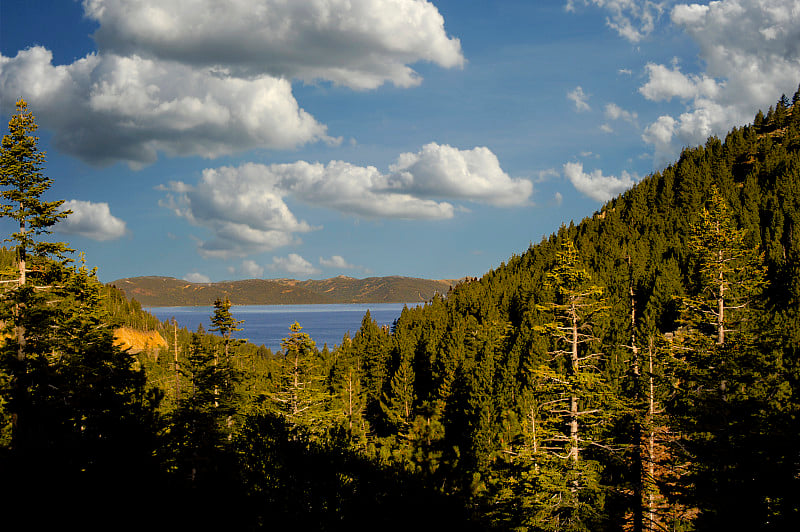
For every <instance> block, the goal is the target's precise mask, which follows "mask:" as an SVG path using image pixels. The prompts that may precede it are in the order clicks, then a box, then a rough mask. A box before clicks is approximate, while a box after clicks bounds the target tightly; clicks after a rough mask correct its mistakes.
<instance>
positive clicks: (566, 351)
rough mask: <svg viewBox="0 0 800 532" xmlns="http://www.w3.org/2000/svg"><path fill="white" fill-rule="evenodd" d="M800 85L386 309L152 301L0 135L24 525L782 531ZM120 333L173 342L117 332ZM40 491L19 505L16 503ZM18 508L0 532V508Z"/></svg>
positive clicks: (799, 320)
mask: <svg viewBox="0 0 800 532" xmlns="http://www.w3.org/2000/svg"><path fill="white" fill-rule="evenodd" d="M799 101H800V89H799V90H798V92H797V93H795V94H794V96H793V98H791V99H790V98H787V97H786V96H782V97H781V98H780V100H778V101H777V103H776V104H775V105H773V106H771V107H770V108H769V110H768V111H767V112H766V114H764V113H763V112H761V111H759V112H758V114H757V115H756V116H755V118H754V121H753V123H752V124H749V125H745V126H742V127H737V128H734V129H733V130H731V131H730V132H729V133H728V134H727V136H726V137H725V138H724V139H719V138H716V137H711V138H709V139H708V140H707V142H706V143H705V145H704V146H697V147H691V148H686V149H684V150H683V152H682V153H681V155H680V158H679V160H678V161H677V162H675V163H674V164H671V165H669V166H668V167H666V168H664V169H663V170H661V171H659V172H655V173H653V174H652V175H650V176H648V177H646V178H644V179H642V180H641V181H640V182H639V183H638V184H636V185H635V186H634V187H633V188H631V189H630V190H628V191H627V192H625V193H624V194H622V195H620V196H619V197H616V198H614V199H612V200H611V201H609V202H608V203H607V204H605V205H604V206H603V207H602V208H601V209H600V210H599V211H598V212H595V213H593V214H591V215H590V216H587V217H586V218H585V219H583V220H582V221H580V223H570V224H569V226H566V225H564V226H562V227H560V228H559V229H558V230H557V231H556V232H555V233H554V234H552V235H551V236H549V237H548V238H545V239H543V240H542V241H541V242H538V243H536V244H531V245H530V247H529V248H528V249H527V250H525V251H524V252H522V253H521V254H519V255H513V256H512V257H511V258H510V259H509V260H508V261H507V263H504V264H502V265H501V266H499V267H498V268H496V269H494V270H492V271H489V272H487V273H486V274H485V275H484V276H483V277H482V278H480V279H471V280H467V281H464V282H462V283H460V284H458V285H457V286H455V287H453V288H452V290H450V292H449V293H448V294H447V295H445V296H435V297H434V298H433V299H431V300H430V301H428V302H427V303H426V304H425V305H424V306H421V307H418V308H406V309H405V310H404V311H403V313H402V315H401V316H400V317H399V318H398V319H397V320H396V322H395V323H394V325H393V326H392V327H391V329H390V330H386V329H381V328H379V327H378V326H377V324H376V323H375V322H374V320H372V319H371V317H370V315H369V313H367V314H366V315H365V316H364V319H363V321H362V324H361V327H360V329H359V330H358V332H357V333H356V334H355V335H353V337H352V338H351V337H348V336H345V337H344V338H343V339H342V341H341V343H340V344H339V345H337V346H331V347H329V346H327V345H325V346H322V348H320V347H319V346H317V345H316V344H315V343H314V340H313V338H311V337H309V336H308V335H307V334H305V333H304V332H303V330H302V324H300V323H295V324H294V325H293V326H292V327H291V328H290V329H289V330H287V331H286V337H285V338H284V340H283V342H282V345H281V349H280V350H279V351H278V352H274V353H273V352H272V351H270V350H268V349H266V348H264V347H263V346H255V345H252V344H249V343H247V342H242V341H238V340H235V339H233V337H232V333H233V332H235V331H236V330H238V329H239V328H240V326H241V321H240V320H238V319H237V318H236V316H235V314H234V313H232V311H231V304H230V301H228V300H225V299H218V300H217V301H216V302H215V304H214V312H213V315H212V316H211V322H212V324H213V326H212V327H211V328H210V330H209V331H205V330H202V329H199V330H197V331H188V330H186V329H182V328H179V327H178V326H177V324H175V323H174V322H163V323H162V322H159V321H158V320H156V319H155V318H154V317H152V316H150V315H148V314H147V313H146V312H144V311H142V309H141V307H140V305H139V304H138V303H137V302H136V301H135V300H130V299H128V298H126V296H125V294H124V293H122V292H121V291H119V290H117V289H116V288H114V287H112V286H105V285H103V284H101V283H100V282H99V281H98V280H97V278H96V275H95V272H94V270H92V269H90V268H89V267H88V266H87V265H86V264H84V262H83V261H82V259H81V257H80V255H78V257H77V258H75V252H74V250H71V249H69V247H68V245H67V244H66V243H60V242H54V241H53V239H52V237H51V236H48V235H49V233H50V230H51V229H52V227H53V226H54V225H55V224H56V223H57V222H58V220H59V219H61V218H63V217H64V216H66V213H64V212H63V211H61V210H60V209H59V207H60V206H61V204H62V202H60V201H50V202H48V201H44V200H43V199H42V195H43V194H44V193H45V192H46V190H47V189H48V188H49V186H50V184H51V182H52V181H51V179H50V178H48V177H46V175H45V174H46V170H45V160H44V154H42V153H41V152H39V151H38V147H37V140H38V139H37V138H36V137H35V136H34V132H35V130H36V124H35V119H34V117H33V114H32V112H31V111H29V110H28V109H27V106H26V104H25V103H24V102H23V101H20V102H19V103H18V104H17V114H16V115H14V116H13V117H12V118H11V120H10V122H9V133H8V134H7V135H5V136H4V137H3V142H2V156H1V158H0V159H1V161H2V170H0V187H3V190H2V192H0V196H1V197H2V207H1V208H2V211H0V212H2V215H3V216H4V217H9V218H12V219H13V220H14V221H15V223H19V226H20V231H19V232H17V233H14V234H13V235H9V236H8V238H7V243H10V244H9V246H8V248H7V249H5V248H4V249H3V251H2V253H0V272H1V273H2V275H1V276H0V282H2V284H0V290H2V299H0V320H2V323H3V331H2V333H3V339H2V345H0V357H1V358H0V386H2V396H1V398H0V476H1V477H0V478H1V480H0V483H2V491H3V493H2V495H1V496H2V499H1V500H2V501H3V506H4V507H5V512H4V517H3V519H4V522H6V523H12V524H15V525H17V526H23V525H24V526H27V527H33V529H38V528H45V527H49V526H59V527H63V526H64V525H68V524H79V525H80V526H81V528H82V529H94V528H97V529H100V528H102V529H104V530H107V529H109V528H110V529H132V530H133V529H137V530H140V529H142V528H143V527H147V529H151V530H152V529H156V530H173V529H176V528H177V527H180V528H181V529H184V530H186V529H199V530H209V529H213V528H217V527H225V529H228V530H272V529H275V530H279V529H280V530H283V529H286V528H287V527H291V529H293V530H399V529H409V528H411V527H413V528H414V529H416V530H504V531H505V530H514V531H605V530H609V531H610V530H630V531H637V532H639V531H647V532H653V531H662V530H663V531H667V530H671V531H717V530H797V529H800V104H798V102H799ZM120 326H127V327H133V328H138V329H141V330H157V331H159V333H160V334H161V335H162V336H163V337H164V338H165V339H166V340H167V343H168V345H167V346H166V347H163V348H161V349H157V350H144V351H142V352H139V353H133V352H131V351H130V350H127V351H126V350H122V349H121V348H120V347H118V346H117V345H115V344H114V337H113V333H114V329H115V328H117V327H120ZM31 509H33V510H31ZM10 529H12V530H13V529H16V528H14V527H13V526H12V528H10Z"/></svg>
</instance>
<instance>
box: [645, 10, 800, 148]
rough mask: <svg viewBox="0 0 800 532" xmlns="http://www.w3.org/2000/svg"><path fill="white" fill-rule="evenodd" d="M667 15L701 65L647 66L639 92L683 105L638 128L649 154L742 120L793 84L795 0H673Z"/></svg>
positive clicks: (797, 31)
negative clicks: (692, 69)
mask: <svg viewBox="0 0 800 532" xmlns="http://www.w3.org/2000/svg"><path fill="white" fill-rule="evenodd" d="M671 19H672V22H673V23H674V24H675V25H677V26H679V27H681V28H683V30H684V31H685V32H686V33H687V34H688V35H689V36H690V37H691V38H692V39H693V40H694V41H695V42H696V44H697V45H698V47H699V49H700V59H701V60H702V64H704V65H705V71H704V72H702V73H700V74H697V75H689V74H684V73H682V72H680V70H679V69H678V68H676V67H672V68H669V67H666V66H664V65H655V64H651V65H648V66H647V75H648V80H647V82H646V83H645V84H644V85H643V86H642V87H641V89H640V92H641V93H642V95H644V96H645V97H646V98H648V99H651V100H654V101H661V100H669V99H671V98H679V99H681V100H684V101H685V102H686V105H687V110H686V112H684V113H682V114H680V115H679V116H678V117H673V116H668V115H664V116H661V117H659V118H658V119H657V121H656V122H654V123H653V124H651V125H650V126H648V127H647V128H646V129H645V133H644V135H643V139H644V140H645V141H646V142H649V143H652V144H653V145H654V147H655V151H656V158H657V159H662V160H663V159H667V158H673V157H674V156H675V155H676V154H677V152H678V150H679V149H680V147H682V146H685V145H693V144H698V143H702V142H703V141H704V140H705V139H706V138H707V137H708V136H709V135H712V134H713V135H723V134H724V133H725V132H727V131H728V130H729V129H730V128H731V127H733V126H734V125H737V124H741V123H747V122H750V121H751V120H752V119H753V115H755V112H756V110H757V109H766V108H767V107H768V106H769V105H771V104H773V103H774V102H775V101H776V100H777V99H778V97H779V96H780V95H781V94H783V93H788V94H791V93H792V92H793V91H794V90H795V89H796V87H797V73H798V72H800V4H799V3H798V1H797V0H725V1H722V2H711V3H709V4H708V5H699V4H680V5H676V6H675V7H674V8H673V9H672V12H671Z"/></svg>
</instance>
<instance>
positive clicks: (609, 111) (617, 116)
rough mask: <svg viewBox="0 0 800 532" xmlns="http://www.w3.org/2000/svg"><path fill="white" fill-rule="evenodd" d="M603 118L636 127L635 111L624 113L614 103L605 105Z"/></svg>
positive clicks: (636, 115)
mask: <svg viewBox="0 0 800 532" xmlns="http://www.w3.org/2000/svg"><path fill="white" fill-rule="evenodd" d="M605 116H606V118H607V119H608V120H622V121H624V122H628V123H629V124H631V125H633V126H636V121H637V119H638V118H639V115H638V114H637V113H636V112H635V111H626V110H625V109H623V108H621V107H620V106H619V105H617V104H615V103H609V104H606V109H605Z"/></svg>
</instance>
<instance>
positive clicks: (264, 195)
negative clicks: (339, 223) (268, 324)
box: [162, 164, 313, 258]
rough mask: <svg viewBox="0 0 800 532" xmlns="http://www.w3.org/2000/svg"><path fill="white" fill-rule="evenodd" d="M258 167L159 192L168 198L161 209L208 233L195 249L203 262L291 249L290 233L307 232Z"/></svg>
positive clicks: (211, 174)
mask: <svg viewBox="0 0 800 532" xmlns="http://www.w3.org/2000/svg"><path fill="white" fill-rule="evenodd" d="M262 168H263V166H262V165H255V164H245V165H242V166H240V167H239V168H232V167H221V168H208V169H206V170H204V171H203V176H202V178H201V180H200V182H199V183H198V184H197V185H196V186H192V185H187V184H185V183H182V182H175V183H170V185H169V186H168V187H164V188H165V189H166V190H168V191H170V192H171V193H170V194H168V195H167V199H166V201H163V202H162V206H165V207H168V208H170V209H172V210H173V211H174V212H175V214H177V215H179V216H182V217H184V218H186V219H187V220H189V222H191V223H192V224H194V225H197V226H202V227H206V228H208V229H210V230H211V231H212V232H213V234H214V238H213V239H212V240H210V241H201V242H200V244H199V247H198V251H199V252H200V253H201V255H203V256H206V257H218V258H226V257H231V256H240V257H241V256H246V255H248V254H251V253H259V252H263V251H271V250H273V249H276V248H279V247H282V246H288V245H290V244H297V243H299V241H298V240H297V238H296V237H295V236H294V235H295V233H305V232H308V231H311V230H312V229H313V228H312V227H311V226H310V225H309V224H307V223H306V222H304V221H300V220H298V219H297V218H296V217H295V216H294V214H293V213H292V212H291V211H290V210H289V207H288V206H287V205H286V203H284V201H283V194H282V193H281V191H280V190H278V189H277V188H276V187H275V183H274V182H270V181H262V180H261V178H262V176H263V175H264V174H263V172H262Z"/></svg>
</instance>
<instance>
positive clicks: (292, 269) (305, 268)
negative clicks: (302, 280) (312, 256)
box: [270, 253, 320, 277]
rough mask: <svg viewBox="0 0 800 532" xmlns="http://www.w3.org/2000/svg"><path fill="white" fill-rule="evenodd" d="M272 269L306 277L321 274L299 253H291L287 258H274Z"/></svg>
mask: <svg viewBox="0 0 800 532" xmlns="http://www.w3.org/2000/svg"><path fill="white" fill-rule="evenodd" d="M270 269H272V270H278V271H283V272H287V273H290V274H292V275H297V276H305V277H308V276H310V275H314V274H317V273H320V271H319V270H318V269H317V268H315V267H314V265H313V264H311V263H310V262H308V261H307V260H306V259H304V258H303V257H301V256H300V255H298V254H297V253H289V256H287V257H273V258H272V264H271V265H270Z"/></svg>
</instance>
